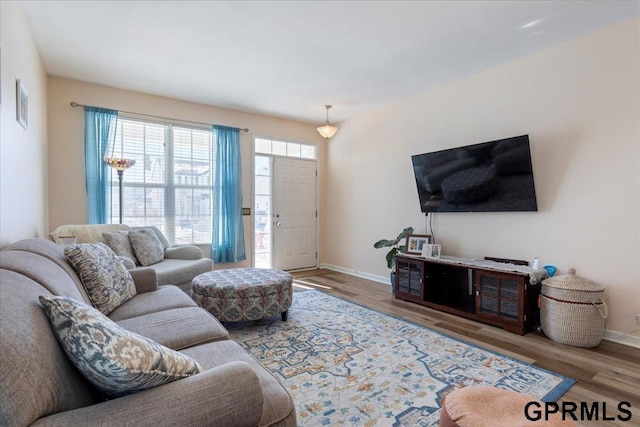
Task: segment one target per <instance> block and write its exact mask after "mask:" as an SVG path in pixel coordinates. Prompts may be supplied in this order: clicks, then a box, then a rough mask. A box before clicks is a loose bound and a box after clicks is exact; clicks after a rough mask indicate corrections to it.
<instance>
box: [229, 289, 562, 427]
mask: <svg viewBox="0 0 640 427" xmlns="http://www.w3.org/2000/svg"><path fill="white" fill-rule="evenodd" d="M225 326H226V327H227V329H229V333H230V334H231V338H232V339H233V340H235V341H237V342H238V343H240V344H241V345H242V346H244V347H245V348H246V349H247V351H249V352H250V353H251V354H252V355H253V356H254V357H255V358H256V359H257V360H258V361H259V362H260V363H261V364H262V365H263V366H264V367H265V368H267V369H268V370H270V371H271V372H272V373H273V374H274V375H275V376H276V377H277V378H278V379H279V380H280V382H281V383H282V384H284V386H285V387H286V388H287V389H288V390H289V392H290V393H291V395H292V396H293V400H294V402H295V404H296V409H297V414H298V424H299V425H301V426H347V425H348V426H437V425H438V421H439V407H440V400H441V398H442V397H443V396H444V395H446V394H447V393H449V392H451V391H453V390H455V389H456V388H459V387H464V386H471V385H477V384H485V385H493V386H496V387H500V388H505V389H509V390H515V391H518V392H522V393H527V394H530V395H533V396H535V397H537V398H539V399H541V400H545V401H555V400H557V399H558V398H559V397H560V396H562V394H564V393H565V392H566V391H567V390H568V389H569V388H570V387H571V385H572V384H573V383H574V382H575V381H573V380H571V379H569V378H566V377H562V376H559V375H557V374H554V373H552V372H549V371H545V370H542V369H540V368H537V367H534V366H532V365H529V364H526V363H524V362H521V361H517V360H515V359H512V358H509V357H505V356H501V355H499V354H497V353H494V352H492V351H488V350H484V349H481V348H478V347H474V346H472V345H470V344H466V343H463V342H461V341H458V340H456V339H453V338H450V337H447V336H445V335H443V334H441V333H438V332H434V331H431V330H429V329H427V328H425V327H423V326H419V325H416V324H413V323H410V322H407V321H404V320H400V319H397V318H395V317H392V316H389V315H386V314H383V313H380V312H377V311H374V310H371V309H368V308H365V307H362V306H359V305H356V304H353V303H350V302H347V301H345V300H342V299H340V298H336V297H333V296H330V295H327V294H324V293H322V292H319V291H315V290H309V291H304V292H296V293H295V295H294V301H293V305H292V307H291V308H290V309H289V320H288V321H287V322H282V321H281V320H280V317H279V316H277V317H274V318H272V319H268V320H263V321H258V322H239V323H225Z"/></svg>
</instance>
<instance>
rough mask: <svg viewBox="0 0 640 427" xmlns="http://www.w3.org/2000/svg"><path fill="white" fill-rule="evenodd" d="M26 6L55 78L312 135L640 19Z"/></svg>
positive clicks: (607, 10)
mask: <svg viewBox="0 0 640 427" xmlns="http://www.w3.org/2000/svg"><path fill="white" fill-rule="evenodd" d="M25 7H26V10H27V15H28V17H29V20H30V23H31V26H32V30H33V34H34V37H35V39H36V43H37V45H38V49H39V50H40V53H41V55H42V59H43V61H44V64H45V68H46V70H47V73H48V74H50V75H54V76H60V77H66V78H70V79H76V80H81V81H86V82H91V83H97V84H102V85H107V86H113V87H118V88H123V89H129V90H133V91H139V92H145V93H150V94H155V95H161V96H167V97H171V98H177V99H182V100H187V101H193V102H199V103H203V104H211V105H216V106H220V107H225V108H232V109H237V110H242V111H249V112H255V113H262V114H267V115H272V116H277V117H284V118H290V119H295V120H301V121H305V122H310V123H321V122H322V121H324V118H325V111H324V107H323V105H324V104H333V105H334V108H333V109H332V110H331V112H330V118H331V121H332V122H339V121H341V120H344V119H347V118H349V117H353V116H355V115H358V114H360V113H363V112H365V111H367V110H370V109H373V108H377V107H381V106H383V105H386V104H389V103H392V102H394V101H395V100H398V99H401V98H404V97H408V96H412V95H416V94H419V93H423V92H426V91H428V90H430V89H432V88H434V87H437V86H440V85H443V84H446V83H448V82H451V81H454V80H457V79H460V78H463V77H466V76H469V75H472V74H475V73H478V72H480V71H482V70H485V69H487V68H490V67H493V66H496V65H499V64H502V63H505V62H508V61H511V60H513V59H516V58H519V57H523V56H526V55H529V54H531V53H533V52H536V51H539V50H541V49H544V48H547V47H550V46H553V45H555V44H558V43H561V42H564V41H566V40H570V39H572V38H575V37H578V36H581V35H583V34H586V33H589V32H592V31H595V30H597V29H599V28H602V27H605V26H608V25H611V24H614V23H616V22H619V21H623V20H626V19H629V18H631V17H633V16H637V15H638V14H639V12H640V2H638V1H633V0H632V1H612V0H608V1H592V0H589V1H517V0H511V1H505V0H500V1H477V0H472V1H462V0H460V1H423V2H420V1H405V2H397V1H395V2H394V1H235V2H234V1H215V2H214V1H85V2H79V1H77V2H76V1H28V2H25ZM612 48H613V47H612ZM78 101H81V100H78ZM105 107H108V106H105Z"/></svg>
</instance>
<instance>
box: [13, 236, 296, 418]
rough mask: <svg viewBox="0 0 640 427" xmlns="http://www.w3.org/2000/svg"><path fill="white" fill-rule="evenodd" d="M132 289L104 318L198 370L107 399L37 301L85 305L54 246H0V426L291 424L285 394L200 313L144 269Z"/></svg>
mask: <svg viewBox="0 0 640 427" xmlns="http://www.w3.org/2000/svg"><path fill="white" fill-rule="evenodd" d="M130 273H131V275H132V276H133V278H134V281H135V286H136V291H137V294H136V296H134V297H133V298H132V299H130V300H129V301H127V302H125V303H124V304H122V305H120V306H119V307H118V308H116V309H115V310H114V311H113V312H111V313H110V314H109V315H108V317H109V318H110V319H111V320H113V321H115V322H116V323H117V324H118V325H120V326H122V327H124V328H125V329H127V330H129V331H132V332H136V333H138V334H140V335H143V336H145V337H148V338H150V339H152V340H154V341H156V342H158V343H160V344H162V345H164V346H166V347H169V348H171V349H173V350H177V351H179V352H180V353H183V354H185V355H188V356H189V357H191V358H193V359H194V360H196V361H197V362H198V363H199V364H200V366H201V368H202V370H201V372H200V373H198V374H196V375H193V376H190V377H187V378H184V379H180V380H177V381H174V382H171V383H168V384H163V385H160V386H157V387H154V388H150V389H147V390H143V391H139V392H137V393H134V394H128V395H125V396H123V397H118V398H111V399H109V398H107V397H106V396H105V395H103V394H102V393H101V392H100V391H98V390H97V389H96V388H95V387H93V386H92V384H91V383H90V382H89V381H87V380H86V379H85V378H84V377H83V375H82V374H81V373H80V371H78V370H77V369H76V367H75V366H74V365H73V364H72V362H71V361H70V360H69V358H68V357H67V355H66V353H65V351H64V350H63V348H62V347H61V346H60V344H59V343H58V341H57V340H56V337H55V335H54V333H53V331H52V328H51V326H50V323H49V321H48V319H47V316H46V315H45V313H44V311H43V309H42V306H41V304H40V302H39V296H40V295H57V296H66V297H70V298H73V299H76V300H78V301H83V302H85V303H86V304H90V300H89V298H88V296H87V294H86V292H85V290H84V288H83V285H82V282H81V280H80V279H79V278H78V276H77V275H76V273H75V271H74V269H73V268H72V267H71V266H70V265H69V264H68V263H67V261H66V259H65V256H64V253H63V250H62V249H61V247H60V246H58V245H56V244H54V243H52V242H50V241H47V240H44V239H25V240H21V241H18V242H15V243H13V244H11V245H9V246H7V247H5V248H3V249H2V250H1V251H0V425H2V426H27V425H34V426H62V425H63V426H86V425H91V426H115V425H117V426H134V425H135V426H136V427H141V426H154V427H157V426H169V425H175V426H178V425H179V426H225V427H230V426H295V425H296V413H295V408H294V405H293V402H292V399H291V396H290V395H289V394H288V392H287V391H286V390H285V389H284V388H283V387H282V385H281V384H280V383H279V382H278V381H277V380H276V378H275V377H273V376H272V375H271V374H270V373H269V372H268V371H267V370H265V369H264V368H263V367H262V366H261V365H259V364H258V363H257V362H256V361H255V360H254V359H253V358H252V357H251V356H250V355H249V354H248V353H247V352H245V351H244V349H242V347H240V345H239V344H237V343H236V342H234V341H232V340H230V339H229V335H228V333H227V331H226V329H225V328H224V327H223V326H222V325H221V324H220V323H219V322H218V321H217V320H216V319H215V318H214V317H213V316H211V315H210V314H209V313H208V312H207V311H205V310H203V309H201V308H200V307H198V306H197V305H196V304H195V303H194V302H193V301H192V300H191V298H190V297H189V296H188V295H187V294H186V293H184V292H182V291H181V290H180V289H178V288H177V287H175V286H158V285H157V276H156V272H155V271H154V270H153V269H151V268H137V269H135V270H131V271H130Z"/></svg>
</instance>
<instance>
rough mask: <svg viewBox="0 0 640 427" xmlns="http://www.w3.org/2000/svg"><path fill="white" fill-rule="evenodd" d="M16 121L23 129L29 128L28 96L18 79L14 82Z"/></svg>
mask: <svg viewBox="0 0 640 427" xmlns="http://www.w3.org/2000/svg"><path fill="white" fill-rule="evenodd" d="M16 120H17V121H18V123H20V125H21V126H22V127H23V128H25V129H27V128H28V127H29V94H28V93H27V90H26V89H25V88H24V85H23V84H22V80H20V79H17V80H16Z"/></svg>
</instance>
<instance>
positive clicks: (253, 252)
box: [249, 134, 322, 271]
mask: <svg viewBox="0 0 640 427" xmlns="http://www.w3.org/2000/svg"><path fill="white" fill-rule="evenodd" d="M256 138H258V139H268V140H272V141H281V142H291V143H295V144H304V145H313V146H314V147H316V158H315V159H300V158H298V157H289V156H282V155H278V154H265V153H256ZM256 155H258V156H265V157H270V158H271V173H272V177H273V163H274V162H273V159H274V158H276V157H281V158H285V159H299V160H306V161H311V162H315V163H316V211H317V212H318V215H317V216H316V254H318V255H317V256H316V265H315V267H309V268H304V269H301V270H300V271H304V270H313V269H317V268H319V265H320V216H321V215H322V211H321V209H320V145H319V144H315V143H312V142H301V141H293V140H288V139H285V138H278V137H270V136H265V135H256V134H253V135H252V138H251V215H250V216H249V218H250V221H251V233H250V235H251V266H252V267H255V264H256V256H255V255H256V245H255V243H256V227H255V209H254V208H255V205H256V188H255V187H256V180H255V176H256ZM269 185H270V189H269V190H270V193H271V197H272V198H273V179H272V180H271V182H270V183H269ZM271 210H272V211H273V204H271ZM272 214H273V212H272ZM271 219H273V218H271ZM270 239H271V242H270V244H271V245H270V247H271V251H272V258H271V266H272V267H273V249H274V247H273V244H274V242H273V229H272V231H271V235H270ZM292 271H297V270H292Z"/></svg>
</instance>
